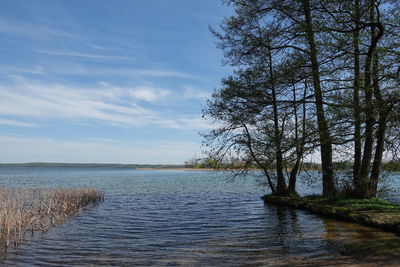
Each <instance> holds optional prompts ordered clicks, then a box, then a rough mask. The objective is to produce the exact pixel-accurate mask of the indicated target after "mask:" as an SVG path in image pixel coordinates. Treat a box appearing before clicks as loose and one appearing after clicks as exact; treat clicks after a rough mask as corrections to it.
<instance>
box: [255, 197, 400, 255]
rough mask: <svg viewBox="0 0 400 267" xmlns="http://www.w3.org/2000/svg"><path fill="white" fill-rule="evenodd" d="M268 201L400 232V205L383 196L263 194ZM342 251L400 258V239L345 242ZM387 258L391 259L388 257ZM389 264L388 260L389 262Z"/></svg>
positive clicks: (347, 253) (268, 202) (267, 202)
mask: <svg viewBox="0 0 400 267" xmlns="http://www.w3.org/2000/svg"><path fill="white" fill-rule="evenodd" d="M261 198H262V199H263V200H264V203H265V204H273V205H280V206H286V207H291V208H295V209H300V210H305V211H308V212H310V213H313V214H317V215H320V216H322V217H327V218H331V219H336V220H341V221H348V222H352V223H357V224H361V225H365V226H369V227H374V228H377V229H381V230H383V231H387V232H393V233H395V234H396V235H397V236H399V235H400V206H399V205H396V204H394V203H391V202H389V201H386V200H382V199H378V198H376V199H370V200H367V199H351V198H338V197H336V198H335V197H330V198H328V197H322V196H308V197H281V196H272V195H264V196H262V197H261ZM342 254H344V255H349V256H354V257H357V258H360V259H361V258H365V257H366V258H370V257H377V256H384V257H385V258H386V257H398V256H399V255H400V239H398V238H391V239H376V240H373V241H365V242H364V241H362V242H354V243H350V244H347V245H345V250H344V251H342ZM386 259H388V258H386ZM384 262H385V261H384ZM386 263H389V262H386Z"/></svg>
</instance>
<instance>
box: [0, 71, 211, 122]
mask: <svg viewBox="0 0 400 267" xmlns="http://www.w3.org/2000/svg"><path fill="white" fill-rule="evenodd" d="M169 97H174V95H173V94H172V92H171V91H170V90H168V89H164V88H157V87H148V86H147V87H118V86H114V85H111V84H108V83H105V82H100V83H99V85H98V86H97V87H74V86H68V85H61V84H47V83H46V84H44V83H39V82H36V81H32V80H27V79H25V78H22V77H19V76H15V77H14V83H13V84H12V85H9V86H0V115H3V116H14V117H15V116H19V117H22V118H24V119H26V118H56V119H57V118H58V119H67V120H74V121H77V122H94V121H98V122H103V123H106V124H112V125H120V126H121V125H122V126H123V125H140V126H145V125H153V126H157V127H165V128H174V129H182V130H185V129H187V130H199V129H204V128H208V126H207V124H205V123H204V122H201V118H200V116H197V115H192V116H188V115H184V114H178V115H173V114H168V113H166V112H164V111H163V110H160V109H159V108H157V103H158V102H159V101H163V102H170V100H168V99H169ZM146 103H147V105H145V104H146ZM149 104H150V105H149ZM152 107H154V108H152ZM199 127H200V128H199Z"/></svg>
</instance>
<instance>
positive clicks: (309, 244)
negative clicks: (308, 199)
mask: <svg viewBox="0 0 400 267" xmlns="http://www.w3.org/2000/svg"><path fill="white" fill-rule="evenodd" d="M256 180H257V179H256V178H255V177H252V176H250V177H247V179H242V180H239V181H236V182H227V181H226V179H224V177H223V175H221V174H220V173H214V172H207V171H173V170H168V171H161V170H159V171H137V170H130V169H101V168H28V167H26V168H25V167H0V186H1V185H5V186H24V187H81V186H91V187H97V188H98V189H100V190H102V191H103V192H104V193H105V196H106V197H105V201H104V202H102V203H101V204H100V205H98V206H95V207H92V208H90V209H88V210H86V211H83V212H81V213H80V214H79V215H78V216H76V217H73V218H71V219H69V220H68V222H67V223H66V224H64V225H62V226H59V227H55V228H52V229H50V231H48V232H47V233H45V234H43V235H36V236H35V237H34V238H33V239H32V240H31V241H30V242H29V244H26V245H22V246H21V247H19V248H18V249H16V250H13V249H11V250H9V252H8V253H7V255H6V256H5V258H4V259H0V265H9V266H27V265H29V266H31V265H37V266H65V265H68V266H73V265H76V266H82V265H83V266H97V265H109V266H110V265H113V266H263V265H275V266H276V265H286V264H288V265H293V264H304V263H310V264H318V262H326V261H328V262H329V261H335V262H340V261H341V260H343V261H346V260H349V259H348V258H346V257H344V256H341V254H340V252H339V249H340V248H341V245H342V244H343V242H348V241H357V240H372V239H375V238H384V237H388V238H392V237H393V238H394V237H395V235H393V234H390V233H386V232H382V231H379V230H376V229H373V228H369V227H363V226H360V225H356V224H351V223H345V222H337V221H334V220H330V219H324V218H320V217H318V216H316V215H312V214H309V213H307V212H304V211H299V210H293V209H289V208H283V207H277V206H269V205H265V204H264V203H263V201H262V200H260V197H261V196H262V195H263V194H264V193H266V192H265V191H264V190H263V189H262V188H261V187H260V186H259V185H257V182H256ZM299 190H300V191H301V192H303V193H304V192H312V191H313V190H314V191H315V190H316V189H315V188H312V187H309V186H308V187H307V186H305V185H303V184H300V188H299Z"/></svg>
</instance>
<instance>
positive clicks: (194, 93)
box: [183, 86, 211, 100]
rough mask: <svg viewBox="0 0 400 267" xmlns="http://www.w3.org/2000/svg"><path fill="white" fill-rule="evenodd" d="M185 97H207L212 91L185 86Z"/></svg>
mask: <svg viewBox="0 0 400 267" xmlns="http://www.w3.org/2000/svg"><path fill="white" fill-rule="evenodd" d="M183 89H184V90H183V97H184V98H187V99H192V98H194V99H204V100H205V99H207V98H209V97H210V96H211V93H210V92H207V91H204V90H200V89H197V88H194V87H191V86H185V87H184V88H183Z"/></svg>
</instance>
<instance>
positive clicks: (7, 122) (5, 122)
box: [0, 119, 38, 128]
mask: <svg viewBox="0 0 400 267" xmlns="http://www.w3.org/2000/svg"><path fill="white" fill-rule="evenodd" d="M0 124H3V125H11V126H17V127H29V128H32V127H38V125H36V124H33V123H28V122H23V121H16V120H5V119H0Z"/></svg>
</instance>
